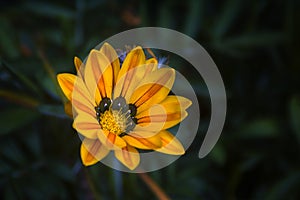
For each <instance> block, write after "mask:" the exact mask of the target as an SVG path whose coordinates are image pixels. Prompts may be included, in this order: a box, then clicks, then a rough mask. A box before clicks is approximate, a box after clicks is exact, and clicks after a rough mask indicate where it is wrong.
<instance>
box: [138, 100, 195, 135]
mask: <svg viewBox="0 0 300 200" xmlns="http://www.w3.org/2000/svg"><path fill="white" fill-rule="evenodd" d="M191 104H192V102H191V101H190V100H189V99H187V98H184V97H181V96H174V95H171V96H167V98H166V99H165V100H163V101H162V102H161V103H160V104H156V105H154V106H152V107H151V108H150V109H148V110H145V111H143V112H141V113H139V114H138V115H137V116H136V118H137V119H138V125H139V126H137V127H136V130H139V129H141V130H144V131H147V130H148V131H160V130H164V129H168V128H170V127H172V126H175V125H176V124H178V123H179V122H181V121H182V120H183V119H184V118H185V117H186V116H187V112H186V111H185V110H186V109H187V108H188V107H189V106H190V105H191ZM159 128H160V130H159ZM141 130H140V131H141Z"/></svg>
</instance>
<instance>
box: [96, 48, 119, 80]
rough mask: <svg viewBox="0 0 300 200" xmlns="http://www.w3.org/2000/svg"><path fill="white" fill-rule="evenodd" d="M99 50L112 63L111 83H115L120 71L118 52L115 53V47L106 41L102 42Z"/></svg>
mask: <svg viewBox="0 0 300 200" xmlns="http://www.w3.org/2000/svg"><path fill="white" fill-rule="evenodd" d="M100 52H101V53H103V54H104V55H105V56H106V58H107V59H108V61H109V62H110V63H111V65H112V69H113V84H114V85H115V84H116V82H117V78H118V74H119V71H120V61H119V57H118V54H117V53H116V51H115V49H114V48H113V47H112V46H111V45H110V44H108V43H104V44H103V46H102V47H101V49H100Z"/></svg>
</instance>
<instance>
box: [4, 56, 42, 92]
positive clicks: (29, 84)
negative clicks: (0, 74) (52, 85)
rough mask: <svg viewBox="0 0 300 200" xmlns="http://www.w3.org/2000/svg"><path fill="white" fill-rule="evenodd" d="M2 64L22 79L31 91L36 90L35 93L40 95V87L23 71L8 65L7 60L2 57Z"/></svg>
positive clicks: (17, 77)
mask: <svg viewBox="0 0 300 200" xmlns="http://www.w3.org/2000/svg"><path fill="white" fill-rule="evenodd" d="M0 65H2V66H3V67H4V68H5V69H7V71H9V73H10V74H11V75H13V76H14V77H16V79H18V80H20V82H21V83H22V84H23V85H25V86H26V87H27V88H28V89H30V91H33V92H35V94H37V95H39V96H40V91H39V88H38V87H37V86H36V84H34V83H33V82H32V81H31V80H30V79H29V78H28V77H26V76H25V75H24V74H23V73H22V72H20V71H18V70H17V69H16V68H15V67H12V66H10V65H8V64H7V63H6V62H4V61H3V60H1V59H0Z"/></svg>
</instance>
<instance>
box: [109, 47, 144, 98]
mask: <svg viewBox="0 0 300 200" xmlns="http://www.w3.org/2000/svg"><path fill="white" fill-rule="evenodd" d="M144 64H145V54H144V51H143V49H142V48H141V47H136V48H134V49H133V50H131V51H130V52H129V53H128V55H127V56H126V58H125V60H124V62H123V64H122V67H121V70H120V72H119V74H118V79H117V86H116V89H115V90H114V98H116V97H119V96H123V97H125V95H126V93H128V89H129V88H133V87H134V86H135V85H136V84H137V83H138V82H139V80H141V79H142V75H143V74H144V73H140V72H139V71H141V70H142V71H143V70H144V68H141V67H139V66H141V65H144Z"/></svg>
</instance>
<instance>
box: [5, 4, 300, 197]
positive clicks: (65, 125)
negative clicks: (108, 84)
mask: <svg viewBox="0 0 300 200" xmlns="http://www.w3.org/2000/svg"><path fill="white" fill-rule="evenodd" d="M298 9H299V3H298V2H297V1H293V0H288V1H267V0H263V1H257V2H252V1H238V0H226V1H224V2H221V3H220V2H218V1H208V0H200V1H197V0H188V1H171V0H166V1H162V2H159V1H154V2H153V1H96V0H91V1H85V0H76V1H75V2H61V1H46V0H45V1H21V0H15V1H9V2H8V1H7V2H1V3H0V11H1V12H0V110H1V111H0V125H1V128H0V196H1V198H2V199H17V198H20V199H22V198H23V199H41V198H46V199H53V198H58V199H97V198H98V199H100V198H101V199H102V198H104V199H105V198H106V199H112V198H114V199H121V198H122V199H134V198H145V199H153V198H154V196H153V195H152V194H151V193H150V192H149V189H148V187H147V186H146V185H144V184H140V183H141V180H140V179H138V178H137V177H136V176H135V175H134V174H126V173H121V172H117V171H113V170H111V169H110V168H108V167H106V166H103V165H101V164H97V165H95V166H93V167H89V168H82V167H81V164H80V161H79V151H78V148H77V147H78V145H79V143H80V140H79V139H78V137H77V134H76V132H75V131H74V130H70V125H71V120H70V119H68V118H67V117H66V116H65V114H64V109H63V104H62V94H61V92H60V90H59V89H58V87H57V83H56V80H55V74H57V73H60V72H70V71H72V70H73V72H74V73H75V70H74V69H73V67H72V62H73V60H72V58H73V57H74V56H75V55H77V56H80V57H83V56H84V55H87V54H88V51H89V50H90V49H91V48H93V47H94V46H95V45H96V44H98V43H99V42H101V41H102V40H103V39H105V38H107V37H109V36H111V35H113V34H116V33H118V32H120V31H122V30H126V29H129V28H134V27H139V26H161V27H166V28H172V29H175V30H178V31H181V32H183V33H185V34H187V35H190V36H191V37H193V38H194V39H195V40H197V41H198V42H199V43H200V44H201V45H203V46H204V48H206V50H207V51H208V52H209V53H210V54H211V56H212V58H213V59H214V60H215V62H216V64H217V66H218V67H219V70H220V72H221V74H222V76H223V79H224V82H225V86H226V88H227V96H228V113H227V121H226V125H225V128H224V131H223V133H222V136H221V139H220V140H219V141H218V143H217V146H216V147H215V148H214V150H213V151H212V152H211V153H210V154H209V155H208V157H206V158H204V159H202V160H200V159H198V158H197V152H198V150H199V146H200V145H201V142H202V139H203V134H204V133H205V130H206V129H207V124H208V120H209V116H210V103H209V95H208V92H207V90H206V86H205V84H204V83H203V81H201V76H200V75H197V73H194V71H193V70H192V69H191V68H190V67H189V63H186V62H185V61H184V60H182V59H180V58H177V57H176V58H175V59H170V60H171V62H170V63H169V65H170V66H172V67H174V68H176V69H177V70H179V71H180V72H181V73H182V74H184V75H188V76H189V80H190V82H191V84H192V85H193V87H194V89H195V91H196V92H197V95H198V98H199V102H200V109H201V121H200V128H199V134H198V136H197V138H196V140H195V141H194V143H193V144H192V146H191V147H190V148H189V149H188V152H187V154H186V155H185V156H183V157H182V158H180V159H179V160H178V161H176V162H175V163H174V164H172V165H170V166H168V167H166V168H165V169H162V170H160V171H157V172H153V173H150V176H151V177H152V178H153V179H154V181H156V183H157V184H158V185H160V186H161V187H162V188H164V190H165V191H166V193H168V194H169V195H170V197H171V198H172V199H199V198H202V199H223V198H228V199H245V198H246V199H254V198H262V199H282V198H286V199H297V197H298V198H299V196H300V194H299V191H298V188H297V186H298V185H299V182H300V178H299V168H300V163H299V159H298V157H299V156H298V155H299V151H300V149H299V124H300V123H299V115H300V111H299V93H300V90H299V85H300V79H299V73H300V68H299V66H300V57H299V56H298V54H299V53H298V52H299V46H298V44H299V37H298V35H299V33H300V31H299V26H298V24H297V23H298V19H299V12H298ZM166 54H168V52H166ZM169 55H171V56H172V57H175V55H172V54H171V53H170V54H169ZM178 183H180V184H178ZM137 188H138V189H137Z"/></svg>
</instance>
